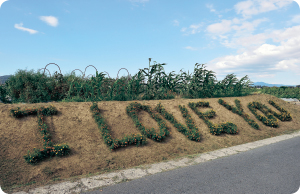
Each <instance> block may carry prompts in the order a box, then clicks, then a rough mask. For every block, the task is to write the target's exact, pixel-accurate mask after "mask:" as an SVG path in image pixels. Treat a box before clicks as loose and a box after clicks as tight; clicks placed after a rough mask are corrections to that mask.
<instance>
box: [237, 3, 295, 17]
mask: <svg viewBox="0 0 300 194" xmlns="http://www.w3.org/2000/svg"><path fill="white" fill-rule="evenodd" d="M292 2H293V0H264V1H262V0H247V1H242V2H239V3H237V4H235V5H234V9H235V10H236V13H237V14H242V15H243V17H244V18H249V17H251V16H252V15H257V14H260V13H264V12H268V11H273V10H277V9H280V8H282V7H284V6H287V5H289V4H291V3H292Z"/></svg>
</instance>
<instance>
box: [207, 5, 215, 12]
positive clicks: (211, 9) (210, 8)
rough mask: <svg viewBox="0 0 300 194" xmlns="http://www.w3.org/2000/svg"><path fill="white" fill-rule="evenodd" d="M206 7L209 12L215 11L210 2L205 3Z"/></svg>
mask: <svg viewBox="0 0 300 194" xmlns="http://www.w3.org/2000/svg"><path fill="white" fill-rule="evenodd" d="M206 7H207V8H208V9H209V11H210V12H216V10H215V9H214V6H213V5H212V4H206Z"/></svg>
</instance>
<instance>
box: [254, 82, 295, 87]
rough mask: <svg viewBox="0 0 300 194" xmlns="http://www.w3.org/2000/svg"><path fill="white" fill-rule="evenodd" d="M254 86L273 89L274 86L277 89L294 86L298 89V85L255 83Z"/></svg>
mask: <svg viewBox="0 0 300 194" xmlns="http://www.w3.org/2000/svg"><path fill="white" fill-rule="evenodd" d="M299 84H300V83H299ZM253 85H254V86H268V87H273V86H276V87H280V86H294V87H296V85H283V84H268V83H265V82H254V83H253Z"/></svg>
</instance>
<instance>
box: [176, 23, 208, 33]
mask: <svg viewBox="0 0 300 194" xmlns="http://www.w3.org/2000/svg"><path fill="white" fill-rule="evenodd" d="M201 26H203V23H201V24H192V25H190V27H189V28H186V27H184V28H182V29H181V30H180V31H181V32H186V33H185V34H184V35H189V34H196V33H199V32H201V29H199V28H200V27H201ZM187 29H189V30H188V31H187Z"/></svg>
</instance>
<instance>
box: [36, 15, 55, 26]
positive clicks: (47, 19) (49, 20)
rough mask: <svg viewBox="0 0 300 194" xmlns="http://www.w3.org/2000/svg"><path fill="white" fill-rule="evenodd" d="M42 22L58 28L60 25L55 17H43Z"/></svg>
mask: <svg viewBox="0 0 300 194" xmlns="http://www.w3.org/2000/svg"><path fill="white" fill-rule="evenodd" d="M40 20H42V21H44V22H46V23H47V24H48V25H50V26H53V27H56V26H57V25H58V20H57V18H56V17H53V16H41V17H40Z"/></svg>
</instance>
